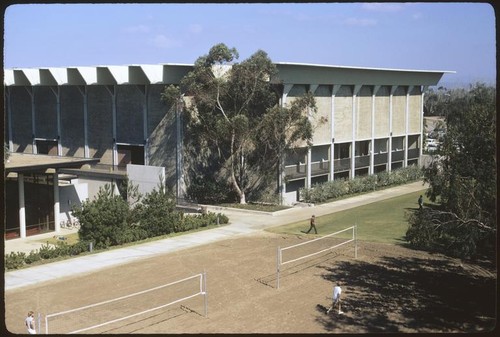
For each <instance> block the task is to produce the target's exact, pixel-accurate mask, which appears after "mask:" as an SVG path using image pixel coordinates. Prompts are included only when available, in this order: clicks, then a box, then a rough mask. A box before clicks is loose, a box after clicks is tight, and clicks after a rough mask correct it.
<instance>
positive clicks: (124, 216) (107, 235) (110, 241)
mask: <svg viewBox="0 0 500 337" xmlns="http://www.w3.org/2000/svg"><path fill="white" fill-rule="evenodd" d="M73 214H74V215H75V216H76V217H77V218H78V220H79V222H80V229H79V231H78V235H79V237H80V240H83V241H92V242H95V244H96V247H103V248H106V247H109V246H112V245H116V244H120V242H121V240H122V237H121V235H122V234H121V233H123V231H124V230H125V229H126V228H127V226H128V222H127V221H128V218H129V206H128V203H127V202H126V201H125V200H124V199H123V198H122V197H121V196H115V195H113V193H112V190H111V187H110V185H109V184H106V185H105V186H104V188H100V189H99V192H98V193H97V196H96V198H95V199H94V200H92V201H85V202H83V204H82V206H81V207H78V208H75V209H74V210H73Z"/></svg>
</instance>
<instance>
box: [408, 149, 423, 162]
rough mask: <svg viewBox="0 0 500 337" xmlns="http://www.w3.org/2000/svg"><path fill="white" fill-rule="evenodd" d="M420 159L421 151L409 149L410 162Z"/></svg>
mask: <svg viewBox="0 0 500 337" xmlns="http://www.w3.org/2000/svg"><path fill="white" fill-rule="evenodd" d="M419 157H420V149H408V160H410V159H418V158H419Z"/></svg>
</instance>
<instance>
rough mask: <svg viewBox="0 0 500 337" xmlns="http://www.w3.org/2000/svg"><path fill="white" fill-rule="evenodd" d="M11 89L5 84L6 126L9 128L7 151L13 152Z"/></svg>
mask: <svg viewBox="0 0 500 337" xmlns="http://www.w3.org/2000/svg"><path fill="white" fill-rule="evenodd" d="M10 94H11V89H10V88H9V87H8V86H5V96H4V97H5V100H6V101H7V123H8V124H9V125H8V126H7V128H8V130H9V140H8V141H9V151H10V152H14V143H13V142H12V104H11V97H10Z"/></svg>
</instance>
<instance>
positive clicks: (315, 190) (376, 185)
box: [300, 165, 423, 203]
mask: <svg viewBox="0 0 500 337" xmlns="http://www.w3.org/2000/svg"><path fill="white" fill-rule="evenodd" d="M422 177H423V171H422V169H421V168H419V167H418V166H416V165H411V166H408V167H404V168H400V169H397V170H394V171H391V172H388V171H383V172H380V173H377V174H374V175H368V176H360V177H355V178H354V179H339V180H332V181H328V182H326V183H323V184H318V185H315V186H313V187H312V188H304V189H302V190H300V196H301V199H302V200H303V201H304V202H309V203H319V202H325V201H327V200H332V199H336V198H340V197H342V196H346V195H350V194H357V193H364V192H371V191H375V190H377V189H381V188H385V187H388V186H396V185H401V184H405V183H409V182H412V181H417V180H420V179H422Z"/></svg>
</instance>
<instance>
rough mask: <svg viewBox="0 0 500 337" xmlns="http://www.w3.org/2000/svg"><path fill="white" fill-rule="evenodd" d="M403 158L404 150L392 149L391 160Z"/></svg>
mask: <svg viewBox="0 0 500 337" xmlns="http://www.w3.org/2000/svg"><path fill="white" fill-rule="evenodd" d="M404 159H405V152H404V151H393V152H392V162H393V163H394V162H396V161H402V160H404Z"/></svg>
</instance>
